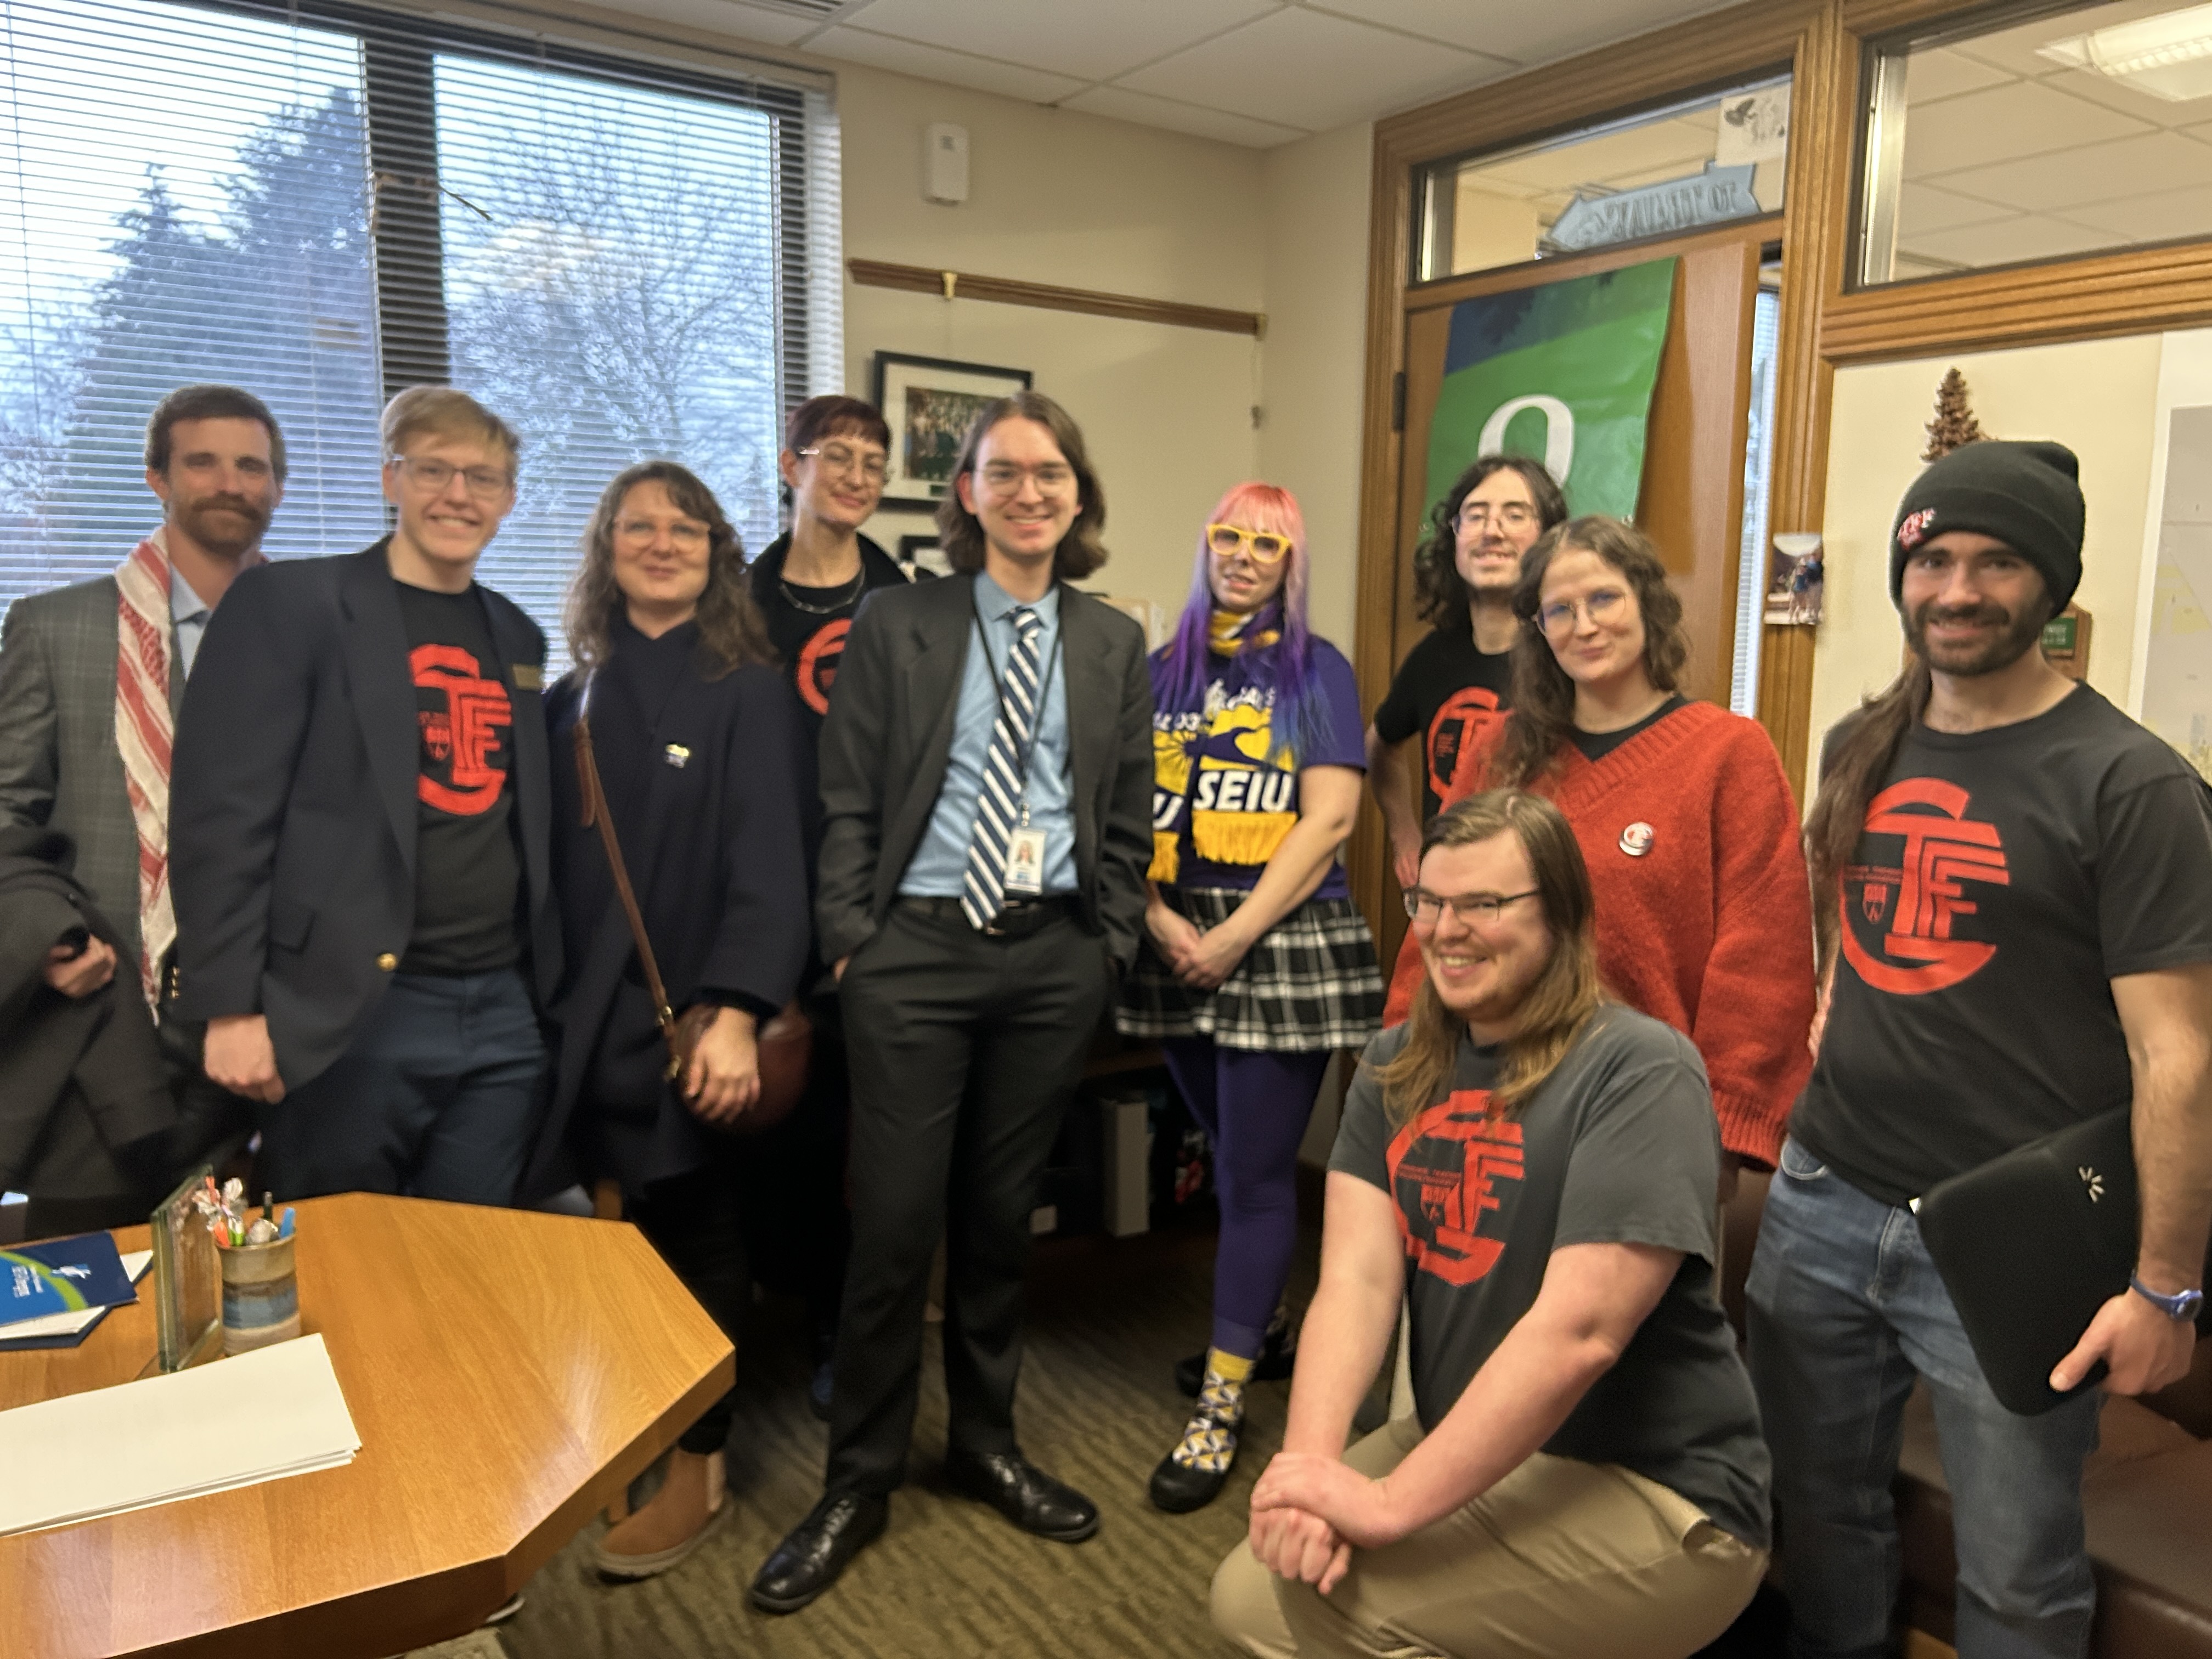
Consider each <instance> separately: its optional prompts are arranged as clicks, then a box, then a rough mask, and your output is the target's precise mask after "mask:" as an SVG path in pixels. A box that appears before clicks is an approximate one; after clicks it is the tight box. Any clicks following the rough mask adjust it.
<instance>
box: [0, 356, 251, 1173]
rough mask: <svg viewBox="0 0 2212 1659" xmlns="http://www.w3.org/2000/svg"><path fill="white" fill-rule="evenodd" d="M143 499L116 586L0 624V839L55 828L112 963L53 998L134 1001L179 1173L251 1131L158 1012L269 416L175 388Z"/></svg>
mask: <svg viewBox="0 0 2212 1659" xmlns="http://www.w3.org/2000/svg"><path fill="white" fill-rule="evenodd" d="M146 483H147V484H148V486H149V488H150V489H152V490H153V492H154V494H155V496H156V497H158V498H159V500H160V501H161V509H162V512H161V526H160V527H159V528H158V529H156V530H155V531H154V532H152V534H150V535H149V536H148V537H147V538H146V539H145V540H144V541H143V542H141V543H140V544H138V546H137V548H136V549H133V550H130V556H129V557H128V558H126V559H124V560H123V561H122V562H121V563H120V565H119V566H118V568H117V570H116V573H115V574H113V575H109V576H100V577H98V578H95V579H94V580H91V581H88V582H80V583H78V584H76V586H72V587H64V588H59V589H57V590H55V591H54V592H49V593H39V594H34V595H32V596H30V597H28V598H26V599H19V600H17V601H16V602H15V604H14V605H11V606H10V607H9V611H8V616H7V620H6V623H5V624H4V625H0V824H4V825H14V826H18V827H21V828H24V829H52V830H59V831H60V832H62V833H63V834H64V835H65V836H68V837H69V839H70V843H71V844H72V845H73V846H74V848H75V849H76V856H75V863H74V866H73V871H72V873H73V874H74V875H75V877H76V880H77V881H78V883H79V884H81V885H82V887H83V888H84V889H85V890H86V891H87V892H88V894H89V895H90V896H91V899H92V901H93V902H94V904H95V905H97V906H98V908H99V909H100V914H101V915H104V916H106V918H108V920H109V921H110V922H111V923H112V926H113V927H114V930H115V933H116V934H117V936H118V939H119V940H120V941H121V946H122V948H121V951H119V953H118V951H117V950H116V949H115V948H113V947H111V946H110V945H107V944H106V943H104V942H103V941H101V940H100V939H98V938H97V937H94V938H92V939H88V940H87V941H84V942H83V943H82V949H81V950H78V953H77V954H76V956H74V957H69V958H66V959H65V961H60V962H58V963H57V966H56V975H58V976H57V977H55V978H54V979H53V980H52V983H54V985H55V987H56V988H57V989H59V990H61V991H62V992H63V993H64V994H66V995H70V996H84V995H88V994H91V993H92V992H94V991H95V990H97V989H98V988H99V987H101V986H102V985H105V984H106V983H107V982H108V981H109V980H110V978H111V977H114V976H118V975H119V976H121V977H123V978H125V980H126V981H128V982H130V983H132V984H134V985H136V986H137V988H138V989H139V991H140V993H141V994H143V996H144V997H145V999H146V1001H147V1003H148V1004H149V1006H150V1007H151V1008H152V1009H153V1010H154V1012H155V1019H156V1022H157V1024H158V1025H159V1027H160V1031H161V1054H162V1059H163V1062H164V1065H165V1066H166V1067H167V1072H168V1075H169V1079H170V1084H171V1087H172V1089H173V1091H175V1093H176V1094H177V1097H178V1105H179V1112H180V1115H181V1116H182V1118H183V1120H184V1121H183V1122H182V1124H181V1125H180V1127H179V1138H178V1139H177V1141H176V1143H175V1144H174V1146H173V1153H174V1155H175V1156H176V1157H177V1158H179V1159H180V1160H181V1159H183V1158H191V1157H196V1156H199V1155H202V1154H204V1153H206V1152H212V1151H220V1150H221V1149H222V1147H223V1146H224V1145H225V1144H226V1143H234V1142H236V1141H239V1140H241V1139H243V1137H244V1136H245V1135H246V1133H249V1132H250V1130H251V1128H252V1108H251V1106H250V1104H249V1103H246V1102H245V1101H242V1100H240V1099H239V1098H238V1097H235V1096H234V1095H231V1094H229V1093H228V1092H227V1091H224V1090H222V1089H220V1088H217V1087H216V1085H214V1084H212V1083H210V1082H209V1081H208V1080H207V1079H206V1078H205V1077H204V1075H203V1074H202V1073H201V1069H200V1048H201V1042H202V1038H203V1032H202V1029H201V1027H200V1026H199V1025H198V1024H197V1023H193V1022H189V1021H184V1020H179V1019H178V1018H174V1016H173V1012H172V1010H171V1007H170V1003H171V1000H172V997H173V993H174V986H173V982H172V981H171V978H170V973H169V969H170V966H171V963H170V957H171V954H172V948H173V944H174V941H175V937H176V933H175V922H174V920H173V910H172V908H171V907H170V903H169V892H168V868H167V861H168V822H167V816H168V815H167V805H168V782H169V779H168V770H169V745H170V738H171V733H172V732H173V731H174V729H175V717H176V712H177V709H178V708H179V706H180V704H181V703H182V702H183V700H184V693H185V676H187V675H188V674H190V673H191V670H192V665H193V663H194V662H195V660H196V659H197V655H198V652H199V644H200V638H201V636H202V635H203V634H204V632H205V631H206V629H207V623H208V618H209V617H210V616H211V615H212V614H213V613H214V611H215V607H216V605H217V604H219V603H220V602H221V600H222V596H223V594H224V593H225V592H228V589H229V587H230V584H231V582H232V581H233V580H234V579H235V578H236V577H237V575H238V574H239V573H240V571H241V570H243V569H245V568H246V567H247V566H249V565H252V564H258V563H259V562H260V561H261V538H262V535H263V533H264V532H265V531H266V530H267V529H268V527H269V520H270V515H271V514H273V513H275V511H276V506H277V503H278V502H279V501H282V500H283V494H284V436H283V432H282V431H281V430H280V429H279V428H278V427H277V424H276V416H273V415H271V414H270V412H269V409H268V406H267V405H266V404H264V403H263V402H262V401H261V400H260V399H259V398H256V397H254V396H253V395H252V393H251V392H243V391H240V389H239V388H238V387H236V386H184V387H181V388H179V390H177V391H175V392H171V393H170V394H169V395H168V396H167V397H166V398H163V399H162V400H161V403H160V404H158V405H157V406H156V407H155V410H154V413H153V416H152V417H151V418H150V419H149V421H148V422H147V423H146ZM126 645H127V646H128V648H127V649H126V648H125V647H126ZM61 948H66V949H76V948H77V946H76V942H75V941H72V942H71V944H70V945H69V946H67V947H61ZM94 1164H95V1165H97V1164H98V1160H97V1159H95V1160H94ZM70 1185H71V1188H73V1190H71V1191H70V1192H69V1193H67V1194H54V1195H55V1196H67V1197H70V1198H72V1199H77V1200H85V1201H86V1202H87V1203H88V1204H89V1205H91V1206H94V1207H98V1206H100V1205H102V1204H104V1203H106V1202H108V1201H109V1200H113V1204H112V1206H111V1207H116V1208H118V1209H121V1208H123V1206H130V1208H131V1210H132V1211H135V1212H136V1213H137V1214H138V1215H141V1216H143V1209H144V1206H143V1204H142V1203H141V1202H140V1200H141V1199H142V1198H143V1196H144V1194H143V1192H140V1191H137V1190H135V1189H134V1188H135V1185H136V1183H135V1182H133V1180H132V1178H131V1176H128V1175H127V1174H126V1173H125V1171H124V1170H122V1169H120V1168H119V1167H118V1166H116V1165H114V1164H112V1163H110V1164H106V1166H105V1167H87V1168H85V1169H83V1170H79V1171H77V1172H76V1175H75V1178H74V1180H73V1181H72V1182H70ZM40 1196H46V1195H45V1194H40ZM86 1213H87V1214H89V1213H91V1211H90V1210H89V1209H88V1211H87V1212H86Z"/></svg>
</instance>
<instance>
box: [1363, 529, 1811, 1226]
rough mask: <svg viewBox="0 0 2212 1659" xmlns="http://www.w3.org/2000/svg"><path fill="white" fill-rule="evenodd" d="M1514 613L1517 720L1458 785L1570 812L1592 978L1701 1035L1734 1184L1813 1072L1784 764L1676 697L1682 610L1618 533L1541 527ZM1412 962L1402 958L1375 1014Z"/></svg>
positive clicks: (1801, 892)
mask: <svg viewBox="0 0 2212 1659" xmlns="http://www.w3.org/2000/svg"><path fill="white" fill-rule="evenodd" d="M1513 609H1514V612H1515V614H1516V615H1517V616H1519V617H1521V619H1522V624H1523V629H1522V636H1521V639H1520V641H1519V642H1518V643H1516V645H1515V647H1513V713H1512V714H1511V716H1510V718H1509V719H1508V720H1505V721H1504V722H1503V723H1502V724H1500V725H1498V726H1493V727H1492V730H1491V732H1490V733H1488V734H1486V747H1485V749H1484V750H1483V752H1482V753H1481V754H1480V756H1479V757H1476V758H1477V760H1478V761H1479V764H1474V765H1462V767H1461V768H1460V769H1459V774H1458V777H1457V779H1456V780H1455V784H1456V787H1455V789H1454V791H1453V793H1454V796H1455V798H1457V797H1460V796H1464V795H1468V794H1472V793H1475V792H1477V791H1479V790H1483V789H1494V788H1500V787H1515V788H1524V789H1529V790H1533V791H1534V792H1535V793H1539V794H1542V795H1546V796H1548V797H1549V798H1550V799H1552V800H1553V801H1554V802H1555V803H1557V804H1558V805H1559V810H1560V811H1563V812H1564V813H1565V814H1566V817H1567V821H1568V823H1571V824H1572V825H1573V826H1574V831H1575V839H1576V840H1577V842H1580V843H1581V846H1582V849H1583V860H1584V861H1585V862H1587V863H1588V865H1589V873H1590V885H1591V888H1592V890H1593V891H1594V892H1595V895H1596V899H1597V950H1598V972H1599V974H1600V975H1601V976H1602V978H1603V979H1604V981H1605V985H1606V987H1607V989H1608V990H1609V991H1611V992H1612V993H1613V995H1615V996H1617V997H1619V998H1620V1000H1622V1001H1623V1002H1625V1003H1626V1004H1628V1006H1630V1007H1632V1008H1634V1009H1637V1010H1638V1011H1639V1012H1643V1013H1646V1014H1649V1015H1650V1016H1651V1017H1652V1018H1655V1019H1663V1020H1665V1021H1666V1022H1667V1023H1668V1024H1669V1025H1672V1026H1673V1027H1674V1029H1675V1030H1679V1031H1680V1032H1682V1033H1683V1034H1684V1035H1685V1036H1688V1037H1689V1038H1690V1040H1691V1041H1692V1042H1695V1043H1696V1044H1697V1045H1698V1052H1699V1054H1702V1055H1704V1057H1705V1070H1706V1073H1707V1074H1708V1076H1709V1077H1710V1079H1711V1084H1712V1091H1713V1108H1714V1110H1715V1111H1716V1112H1717V1114H1718V1115H1719V1118H1720V1130H1721V1144H1722V1146H1723V1148H1724V1149H1725V1151H1726V1152H1727V1153H1728V1154H1729V1157H1728V1158H1727V1160H1726V1161H1725V1163H1724V1170H1725V1171H1727V1173H1724V1176H1723V1182H1724V1185H1725V1186H1728V1187H1730V1188H1732V1187H1733V1185H1734V1175H1733V1171H1734V1170H1735V1168H1736V1167H1737V1166H1739V1165H1740V1164H1742V1163H1743V1162H1744V1161H1746V1160H1749V1161H1751V1162H1753V1163H1754V1164H1761V1165H1767V1166H1771V1165H1772V1164H1773V1162H1774V1159H1775V1156H1776V1154H1777V1153H1778V1152H1779V1150H1780V1148H1781V1146H1782V1133H1783V1127H1784V1124H1785V1123H1786V1122H1787V1121H1788V1119H1789V1116H1790V1107H1791V1106H1792V1105H1793V1104H1794V1103H1796V1098H1797V1095H1798V1091H1800V1090H1802V1088H1803V1087H1804V1085H1805V1078H1806V1074H1807V1073H1808V1071H1809V1070H1810V1068H1811V1057H1810V1054H1808V1050H1807V1048H1806V1042H1805V1038H1806V1034H1807V1032H1808V1030H1810V1029H1811V1026H1812V1022H1813V1000H1814V996H1813V989H1814V987H1813V915H1812V901H1811V890H1810V888H1809V887H1808V883H1807V878H1806V874H1805V855H1804V850H1803V847H1802V843H1801V842H1800V839H1799V834H1798V821H1797V806H1796V800H1795V799H1794V798H1793V797H1792V796H1791V794H1790V784H1789V781H1788V780H1787V779H1786V778H1784V776H1783V775H1782V763H1781V759H1780V757H1778V756H1777V755H1776V754H1775V752H1774V744H1772V743H1771V741H1770V740H1769V739H1768V738H1767V735H1766V733H1765V730H1764V729H1763V728H1762V727H1760V726H1759V723H1758V722H1757V721H1755V720H1746V719H1744V718H1743V717H1742V716H1741V715H1738V714H1730V713H1729V712H1728V711H1727V710H1726V709H1723V708H1716V707H1715V706H1714V705H1713V704H1711V703H1709V702H1692V701H1690V700H1688V699H1687V698H1685V697H1684V696H1682V695H1681V694H1680V692H1679V691H1678V690H1676V689H1675V687H1676V684H1677V683H1678V679H1679V677H1680V673H1681V669H1682V665H1683V663H1684V662H1685V660H1686V659H1687V658H1688V655H1689V642H1688V641H1687V639H1686V637H1685V636H1684V635H1683V632H1682V603H1681V600H1680V599H1678V598H1677V597H1676V596H1675V594H1674V590H1673V589H1672V588H1671V587H1669V586H1668V585H1667V572H1666V568H1665V567H1664V566H1663V565H1662V564H1661V563H1660V562H1659V556H1658V554H1657V553H1656V551H1655V550H1653V548H1652V546H1651V544H1650V541H1649V540H1648V539H1647V538H1645V537H1644V533H1643V532H1641V531H1638V530H1637V529H1636V528H1635V527H1634V526H1631V525H1627V524H1624V523H1622V522H1621V521H1620V520H1618V519H1607V518H1595V517H1592V518H1582V519H1576V520H1571V521H1570V522H1569V523H1566V524H1564V525H1561V526H1559V528H1557V529H1556V530H1553V531H1551V532H1547V534H1546V535H1545V537H1544V538H1543V539H1542V540H1541V541H1540V542H1538V543H1537V544H1535V545H1534V547H1532V548H1530V549H1529V550H1528V556H1527V557H1526V558H1525V559H1524V560H1523V561H1522V566H1521V578H1520V580H1519V581H1518V583H1516V586H1515V587H1514V590H1513ZM1445 805H1450V802H1449V801H1447V802H1446V803H1445ZM1411 943H1412V935H1411V934H1410V933H1408V934H1407V944H1408V945H1411ZM1420 975H1421V961H1420V956H1419V952H1418V951H1410V950H1408V951H1400V953H1399V957H1398V967H1397V971H1396V973H1395V975H1394V976H1393V979H1392V981H1391V987H1390V1000H1389V1007H1388V1008H1387V1009H1386V1010H1385V1012H1384V1014H1383V1020H1384V1023H1385V1024H1396V1023H1398V1022H1399V1021H1401V1020H1403V1019H1404V1018H1405V1017H1406V1011H1407V1007H1408V1006H1410V1004H1411V1002H1412V999H1413V989H1414V987H1416V986H1418V985H1419V982H1420Z"/></svg>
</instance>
